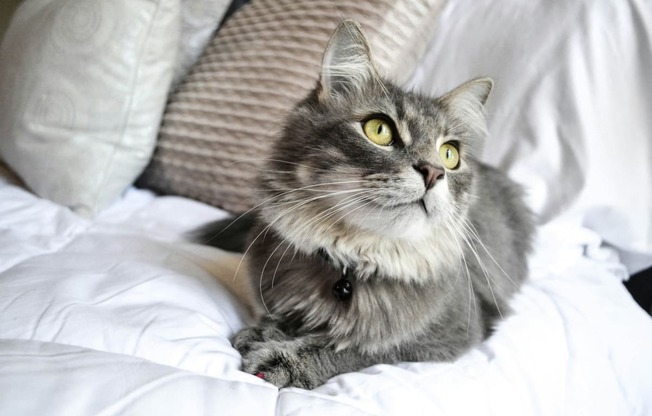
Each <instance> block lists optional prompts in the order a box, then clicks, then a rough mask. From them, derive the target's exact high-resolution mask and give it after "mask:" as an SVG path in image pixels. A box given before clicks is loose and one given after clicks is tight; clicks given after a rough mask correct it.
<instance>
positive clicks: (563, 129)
mask: <svg viewBox="0 0 652 416" xmlns="http://www.w3.org/2000/svg"><path fill="white" fill-rule="evenodd" d="M650 38H652V8H650V7H649V5H648V4H646V2H645V1H643V0H631V1H626V2H610V1H597V2H596V1H593V0H569V1H556V2H550V1H547V0H545V1H544V0H533V1H527V2H524V1H520V0H506V1H503V2H495V1H492V0H457V1H452V2H448V4H447V6H446V7H445V9H444V11H443V13H442V18H441V22H440V24H439V26H437V29H436V31H435V33H434V36H433V37H432V39H433V41H432V43H431V45H430V48H429V51H428V55H427V56H426V58H425V62H424V63H423V64H422V66H420V67H419V71H418V72H417V73H416V74H415V76H414V78H413V79H412V81H411V83H410V85H412V86H419V89H421V90H423V91H425V92H427V93H430V94H440V93H442V92H443V91H445V90H447V89H450V88H453V87H454V86H455V85H458V84H459V83H461V82H463V81H465V80H466V79H469V78H472V77H476V76H480V75H482V76H490V77H492V78H493V79H494V80H495V82H496V85H495V88H494V92H493V93H492V95H491V97H490V98H489V101H488V106H487V113H488V118H489V128H490V134H489V137H488V138H487V141H486V143H485V149H484V154H483V159H484V160H485V161H487V162H489V163H491V164H493V165H496V166H499V167H501V168H503V169H505V170H507V171H508V172H509V173H510V175H511V176H512V177H513V178H514V179H515V180H517V181H519V182H521V183H523V184H524V185H525V188H526V190H527V192H528V194H529V202H530V204H531V205H532V206H533V207H534V208H535V210H536V212H537V213H538V214H539V216H540V219H541V222H548V221H551V220H553V219H555V220H556V221H562V220H563V221H573V222H574V223H576V224H578V223H579V225H582V226H585V227H587V228H590V229H593V230H594V231H597V232H598V233H599V234H600V235H602V237H603V238H604V239H605V240H606V241H607V242H608V243H611V244H613V245H615V246H616V247H618V248H620V249H621V254H622V255H623V260H624V261H625V263H626V264H627V266H628V268H629V270H630V272H635V271H637V270H639V269H641V268H644V267H646V266H649V265H650V264H652V118H651V115H652V88H650V71H651V70H652V68H651V67H650V62H652V46H651V45H650V42H649V39H650Z"/></svg>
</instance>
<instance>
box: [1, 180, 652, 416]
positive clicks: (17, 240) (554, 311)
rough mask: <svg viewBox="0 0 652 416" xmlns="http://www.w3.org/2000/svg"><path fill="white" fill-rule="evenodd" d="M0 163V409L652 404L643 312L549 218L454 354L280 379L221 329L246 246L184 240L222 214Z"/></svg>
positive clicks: (648, 331)
mask: <svg viewBox="0 0 652 416" xmlns="http://www.w3.org/2000/svg"><path fill="white" fill-rule="evenodd" d="M2 178H3V179H2V180H0V201H2V203H1V204H0V311H2V312H1V314H0V414H3V415H18V414H20V415H32V414H34V415H37V414H39V415H40V414H49V415H59V414H60V415H89V414H102V415H113V414H184V415H195V414H197V415H199V414H202V415H206V414H252V415H258V416H260V415H273V414H279V415H280V414H283V415H289V414H292V415H297V414H306V415H320V414H324V415H326V414H328V415H331V414H369V415H386V414H397V415H398V414H457V415H459V414H486V415H493V414H496V415H512V414H513V415H517V414H518V415H528V414H542V415H555V414H573V415H579V414H587V415H607V414H608V415H625V414H637V415H643V414H650V413H651V412H652V396H651V395H650V394H649V392H650V391H652V372H651V371H650V370H651V369H652V356H651V355H650V354H649V351H651V350H652V320H650V318H649V316H647V315H646V314H645V313H644V312H643V311H642V310H641V309H640V308H639V307H638V306H637V305H636V304H635V303H634V301H633V300H632V299H631V297H630V296H629V294H628V293H627V292H626V290H625V289H624V287H623V285H622V283H621V282H622V280H623V279H624V278H625V277H626V272H625V268H624V266H623V265H622V264H621V263H620V262H619V260H618V256H617V253H616V252H615V251H614V250H612V249H608V248H605V247H603V246H601V238H600V237H599V236H598V235H597V234H596V233H594V232H592V231H590V230H587V229H583V228H575V229H569V228H568V227H567V226H566V225H564V224H555V223H551V224H548V225H546V226H544V227H542V228H541V229H540V231H539V233H538V237H537V241H536V249H535V251H534V255H533V256H532V258H531V268H532V272H531V278H530V279H529V281H528V282H527V283H526V284H525V286H524V287H523V290H522V291H521V292H520V293H519V294H518V295H517V296H516V298H515V299H514V302H513V307H514V313H513V314H512V315H511V316H509V317H508V318H507V319H506V320H505V321H504V322H502V323H501V324H500V325H499V327H498V328H497V330H496V332H495V334H494V335H493V336H492V337H490V338H489V339H488V340H487V341H486V342H484V343H483V344H482V345H480V346H479V347H477V348H475V349H473V350H472V351H470V352H469V353H468V354H466V355H464V356H463V357H462V358H460V359H459V360H458V361H456V362H454V363H401V364H397V365H376V366H373V367H370V368H367V369H364V370H362V371H359V372H356V373H350V374H343V375H340V376H337V377H335V378H333V379H331V380H330V381H329V382H328V383H326V384H325V385H323V386H321V387H318V388H317V389H315V390H312V391H306V390H301V389H296V388H287V389H281V390H280V391H279V390H278V389H277V388H275V387H274V386H272V385H270V384H268V383H266V382H264V381H262V380H260V379H258V378H257V377H255V376H253V375H249V374H245V373H242V372H240V371H239V369H238V368H239V364H240V357H239V355H238V353H237V351H236V350H235V349H234V348H233V347H232V346H231V343H230V342H229V339H230V338H231V337H232V336H233V335H234V333H235V332H236V331H238V329H240V328H242V327H243V325H246V324H247V321H248V319H249V315H248V313H247V310H246V309H245V308H244V307H243V305H242V304H241V303H240V302H239V301H238V299H237V298H236V297H234V296H233V295H232V294H231V293H230V292H229V291H228V290H227V289H226V288H225V286H224V285H223V284H222V283H220V280H225V278H230V277H231V276H236V270H237V269H238V265H239V263H240V257H239V256H238V255H235V254H231V253H226V252H222V251H220V250H218V249H214V248H210V247H205V246H200V245H196V244H193V243H190V242H188V241H186V240H185V238H184V233H185V232H186V231H188V230H190V229H192V228H193V227H195V226H197V225H199V224H201V223H203V222H205V221H209V220H212V219H217V218H221V217H222V216H224V215H225V213H224V212H222V211H220V210H218V209H216V208H212V207H209V206H207V205H203V204H201V203H198V202H195V201H192V200H189V199H184V198H178V197H160V196H155V195H153V194H152V193H150V192H148V191H144V190H138V189H131V190H129V192H128V193H127V194H126V195H125V197H124V198H123V199H121V200H120V201H119V202H117V203H116V204H114V205H113V206H112V207H111V208H110V209H108V210H106V211H104V212H103V213H102V214H101V215H100V216H99V217H97V218H96V219H95V220H85V219H82V218H81V217H78V216H76V215H74V214H71V213H70V211H68V210H67V209H66V208H62V207H60V206H58V205H55V204H53V203H51V202H48V201H46V200H42V199H39V198H37V197H35V196H34V195H32V194H31V193H29V192H27V191H26V190H24V189H23V188H22V187H20V186H18V185H16V184H15V183H13V182H12V181H11V180H9V179H8V175H6V174H5V175H3V176H2ZM237 276H239V274H238V275H237Z"/></svg>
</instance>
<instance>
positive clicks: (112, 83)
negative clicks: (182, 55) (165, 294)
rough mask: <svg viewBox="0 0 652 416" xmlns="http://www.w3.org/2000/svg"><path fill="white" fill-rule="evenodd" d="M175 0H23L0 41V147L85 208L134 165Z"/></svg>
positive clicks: (160, 98)
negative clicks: (0, 44) (0, 93)
mask: <svg viewBox="0 0 652 416" xmlns="http://www.w3.org/2000/svg"><path fill="white" fill-rule="evenodd" d="M178 6H179V0H110V1H109V0H25V1H24V2H23V3H22V4H21V5H20V7H19V8H18V9H17V11H16V13H15V15H14V17H13V20H12V22H11V24H10V27H9V28H8V30H7V33H6V35H5V37H4V40H3V42H2V46H1V47H0V90H1V91H2V95H0V155H1V156H2V158H3V159H4V160H5V161H6V163H7V164H8V165H10V166H11V167H12V168H13V169H14V170H15V171H16V173H18V175H20V177H21V178H22V179H23V180H24V181H25V183H26V184H27V186H28V187H29V188H31V190H32V191H34V192H35V193H36V194H38V195H39V196H41V197H45V198H48V199H51V200H52V201H55V202H57V203H60V204H62V205H66V206H68V207H70V208H71V209H73V210H74V211H76V212H77V213H79V214H82V215H85V216H91V215H93V214H95V213H97V212H98V211H99V210H100V209H102V208H103V207H105V206H106V205H107V204H109V203H111V202H112V201H113V200H114V199H115V198H116V197H118V196H119V195H120V193H121V192H123V191H124V190H125V188H126V187H127V186H129V185H130V184H131V183H132V182H133V181H134V180H135V178H136V177H137V176H138V175H139V174H140V173H141V172H142V170H143V168H144V167H145V166H146V164H147V162H148V161H149V158H150V156H151V153H152V150H153V148H154V144H155V140H156V135H157V132H158V127H159V124H160V119H161V116H162V112H163V109H164V107H165V102H166V99H167V93H168V88H169V85H170V81H171V77H172V68H173V65H174V62H175V58H176V54H177V45H178V41H179V10H178Z"/></svg>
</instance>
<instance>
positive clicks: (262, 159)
mask: <svg viewBox="0 0 652 416" xmlns="http://www.w3.org/2000/svg"><path fill="white" fill-rule="evenodd" d="M253 162H277V163H285V164H288V165H292V166H298V167H303V168H308V169H310V170H313V171H322V172H330V170H328V169H321V168H316V167H314V166H310V165H304V164H302V163H297V162H291V161H289V160H282V159H272V158H249V159H238V160H235V161H233V162H231V163H229V164H227V165H226V166H233V165H236V164H238V163H253Z"/></svg>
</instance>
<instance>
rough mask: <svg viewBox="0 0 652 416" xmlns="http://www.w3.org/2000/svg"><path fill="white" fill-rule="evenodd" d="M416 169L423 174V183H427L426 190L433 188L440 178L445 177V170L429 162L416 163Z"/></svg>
mask: <svg viewBox="0 0 652 416" xmlns="http://www.w3.org/2000/svg"><path fill="white" fill-rule="evenodd" d="M414 169H416V170H417V172H419V173H420V174H421V176H423V183H424V184H425V185H426V190H429V189H432V187H433V186H435V182H437V180H438V179H443V178H444V171H443V170H442V169H439V168H436V167H434V166H433V165H431V164H429V163H423V164H420V165H415V166H414Z"/></svg>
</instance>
